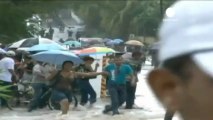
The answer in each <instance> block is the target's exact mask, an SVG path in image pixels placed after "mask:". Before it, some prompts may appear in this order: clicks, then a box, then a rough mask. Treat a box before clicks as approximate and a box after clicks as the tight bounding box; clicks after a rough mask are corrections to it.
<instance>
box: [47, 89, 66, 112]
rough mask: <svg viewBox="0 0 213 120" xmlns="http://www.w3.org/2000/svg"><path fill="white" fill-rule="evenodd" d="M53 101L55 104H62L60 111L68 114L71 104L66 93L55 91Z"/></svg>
mask: <svg viewBox="0 0 213 120" xmlns="http://www.w3.org/2000/svg"><path fill="white" fill-rule="evenodd" d="M51 99H52V101H54V103H59V104H60V109H61V111H62V114H67V113H68V110H69V104H70V103H69V98H68V97H67V94H66V92H62V91H58V90H53V91H52V96H51Z"/></svg>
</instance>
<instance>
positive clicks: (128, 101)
mask: <svg viewBox="0 0 213 120" xmlns="http://www.w3.org/2000/svg"><path fill="white" fill-rule="evenodd" d="M132 94H133V90H132V87H131V84H130V82H127V84H126V109H131V108H132V100H131V98H132V96H133V95H132Z"/></svg>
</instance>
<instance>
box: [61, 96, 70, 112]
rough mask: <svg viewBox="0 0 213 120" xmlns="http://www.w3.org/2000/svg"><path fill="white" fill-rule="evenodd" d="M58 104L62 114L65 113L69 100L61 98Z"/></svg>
mask: <svg viewBox="0 0 213 120" xmlns="http://www.w3.org/2000/svg"><path fill="white" fill-rule="evenodd" d="M59 104H60V106H61V111H62V114H67V113H68V110H69V100H68V99H62V100H61V101H60V102H59Z"/></svg>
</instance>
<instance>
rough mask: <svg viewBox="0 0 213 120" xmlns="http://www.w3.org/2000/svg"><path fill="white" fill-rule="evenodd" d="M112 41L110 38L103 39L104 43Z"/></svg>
mask: <svg viewBox="0 0 213 120" xmlns="http://www.w3.org/2000/svg"><path fill="white" fill-rule="evenodd" d="M111 40H112V39H109V38H104V39H103V42H109V41H111Z"/></svg>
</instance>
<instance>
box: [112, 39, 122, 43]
mask: <svg viewBox="0 0 213 120" xmlns="http://www.w3.org/2000/svg"><path fill="white" fill-rule="evenodd" d="M113 41H114V42H117V43H123V42H124V41H123V40H121V39H114V40H113Z"/></svg>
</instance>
